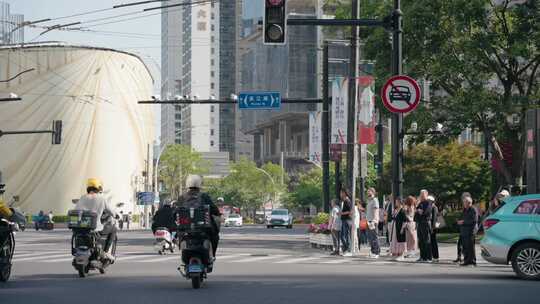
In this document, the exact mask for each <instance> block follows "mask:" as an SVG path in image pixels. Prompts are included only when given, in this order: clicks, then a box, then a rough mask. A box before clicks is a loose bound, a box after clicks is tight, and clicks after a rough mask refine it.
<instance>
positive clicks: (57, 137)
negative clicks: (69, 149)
mask: <svg viewBox="0 0 540 304" xmlns="http://www.w3.org/2000/svg"><path fill="white" fill-rule="evenodd" d="M47 133H49V134H52V135H53V136H52V144H53V145H59V144H61V143H62V121H61V120H55V121H53V128H52V130H31V131H27V130H23V131H2V130H0V137H2V136H4V135H25V134H47Z"/></svg>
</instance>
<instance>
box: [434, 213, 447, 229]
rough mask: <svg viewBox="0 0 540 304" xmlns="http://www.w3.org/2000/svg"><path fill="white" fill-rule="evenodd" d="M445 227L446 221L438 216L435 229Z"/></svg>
mask: <svg viewBox="0 0 540 304" xmlns="http://www.w3.org/2000/svg"><path fill="white" fill-rule="evenodd" d="M444 227H446V220H445V219H444V216H442V215H439V216H437V222H436V223H435V228H437V229H441V228H444Z"/></svg>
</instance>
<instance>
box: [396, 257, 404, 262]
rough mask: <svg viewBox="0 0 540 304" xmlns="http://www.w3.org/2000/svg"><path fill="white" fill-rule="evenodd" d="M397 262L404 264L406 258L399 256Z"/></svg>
mask: <svg viewBox="0 0 540 304" xmlns="http://www.w3.org/2000/svg"><path fill="white" fill-rule="evenodd" d="M395 260H396V261H397V262H403V261H405V258H404V257H403V256H398V257H397V258H396V259H395Z"/></svg>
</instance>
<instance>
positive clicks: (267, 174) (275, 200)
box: [255, 167, 277, 207]
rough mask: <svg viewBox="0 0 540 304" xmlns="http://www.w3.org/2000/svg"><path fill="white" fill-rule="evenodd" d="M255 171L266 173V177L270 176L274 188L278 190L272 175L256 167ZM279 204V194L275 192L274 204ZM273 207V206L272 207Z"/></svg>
mask: <svg viewBox="0 0 540 304" xmlns="http://www.w3.org/2000/svg"><path fill="white" fill-rule="evenodd" d="M255 169H257V170H259V171H261V172H262V173H264V174H265V175H266V176H268V178H269V179H270V181H271V182H272V185H273V186H274V189H276V183H275V182H274V179H273V178H272V175H270V173H268V172H266V170H264V169H262V168H259V167H255ZM276 202H277V194H276V192H274V204H275V203H276ZM272 207H273V205H272Z"/></svg>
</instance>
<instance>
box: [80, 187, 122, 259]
mask: <svg viewBox="0 0 540 304" xmlns="http://www.w3.org/2000/svg"><path fill="white" fill-rule="evenodd" d="M102 191H103V184H102V183H101V181H100V180H99V179H97V178H89V179H88V181H87V184H86V192H87V194H85V195H83V196H82V197H81V199H80V200H79V201H78V202H77V204H76V205H75V210H84V211H92V212H95V213H96V214H97V218H98V221H97V225H96V229H95V231H97V232H100V234H101V235H103V236H107V241H106V243H105V248H104V251H105V257H106V258H107V259H109V260H111V261H114V256H113V255H112V254H111V253H110V249H111V245H112V242H113V240H114V239H116V232H117V229H116V226H115V224H114V220H113V218H116V217H117V216H118V215H117V213H116V210H115V208H114V206H112V205H111V204H110V203H109V202H108V201H107V199H106V198H105V196H104V195H103V194H102V193H101V192H102ZM104 214H105V215H108V216H107V217H106V219H105V220H104V218H103V215H104ZM99 219H101V220H99Z"/></svg>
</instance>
